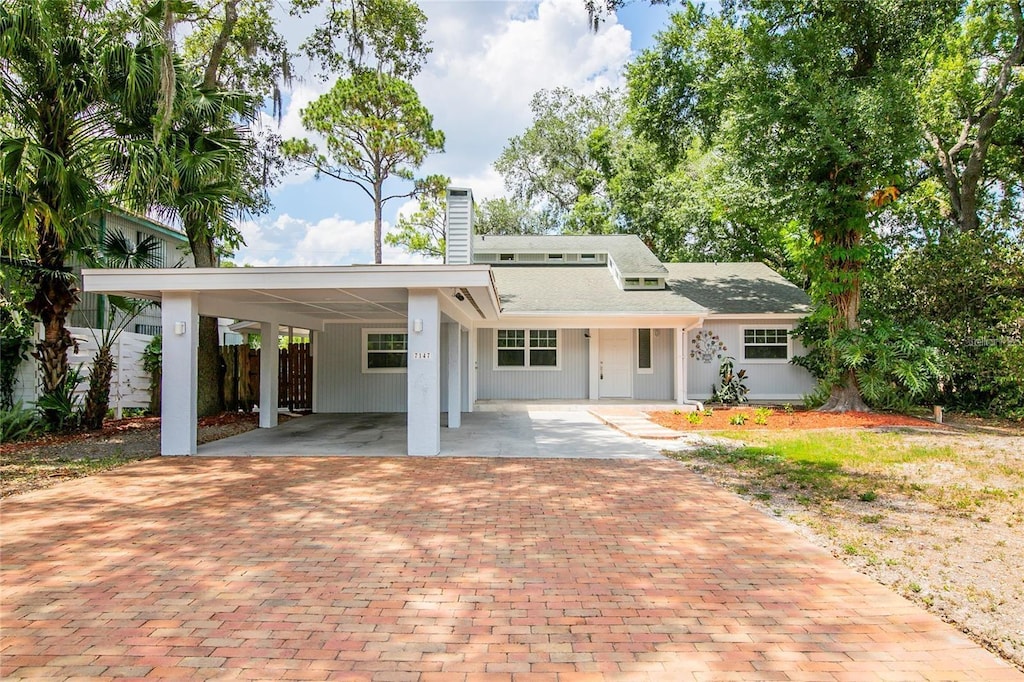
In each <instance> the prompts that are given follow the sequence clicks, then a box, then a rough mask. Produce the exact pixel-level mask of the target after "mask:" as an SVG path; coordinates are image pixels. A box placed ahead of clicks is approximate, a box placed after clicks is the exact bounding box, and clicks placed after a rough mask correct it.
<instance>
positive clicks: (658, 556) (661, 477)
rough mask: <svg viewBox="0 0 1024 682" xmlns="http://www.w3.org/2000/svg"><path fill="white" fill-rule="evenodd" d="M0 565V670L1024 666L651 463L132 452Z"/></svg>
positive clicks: (21, 673)
mask: <svg viewBox="0 0 1024 682" xmlns="http://www.w3.org/2000/svg"><path fill="white" fill-rule="evenodd" d="M2 565H3V576H2V577H3V608H2V618H3V621H2V628H3V629H2V642H0V648H2V670H0V673H2V676H3V677H4V678H6V679H14V678H39V677H46V676H52V677H72V676H77V677H103V678H106V677H115V676H129V677H162V676H167V677H182V676H196V677H207V678H221V677H223V678H230V677H242V678H250V679H275V678H289V679H350V678H351V679H381V680H406V679H408V680H433V679H436V680H460V679H471V680H476V679H504V680H508V679H515V680H518V679H583V678H587V679H589V677H590V676H593V677H594V678H601V677H602V676H607V677H611V678H618V679H628V680H634V679H659V680H660V679H665V680H685V679H721V678H728V679H734V678H743V679H758V680H761V679H814V680H829V679H852V680H866V679H876V678H882V679H898V680H913V679H983V680H995V679H1021V677H1024V676H1020V675H1019V673H1017V672H1016V671H1014V670H1013V669H1012V668H1010V667H1009V666H1008V665H1006V664H1005V663H1004V662H1002V661H1001V660H1000V659H998V658H996V657H994V656H992V655H991V654H989V653H988V652H986V651H984V650H982V649H980V648H978V647H977V646H975V645H974V644H972V643H971V642H970V641H969V640H968V639H966V638H965V637H964V636H962V635H961V634H959V633H957V632H956V631H955V630H954V629H953V628H952V627H950V626H948V625H945V624H943V623H942V622H940V621H939V620H938V619H937V618H935V617H934V616H931V615H929V614H927V613H925V612H923V611H922V610H920V609H919V608H917V607H915V606H913V605H912V604H910V603H909V602H907V601H905V600H904V599H902V598H900V597H898V596H896V595H894V594H893V593H891V592H889V591H887V590H886V589H884V588H882V587H880V586H878V585H876V584H875V583H873V582H871V581H870V580H868V579H867V578H865V577H863V576H860V575H858V574H856V573H854V572H853V571H850V570H848V569H846V568H845V567H843V566H842V564H840V563H839V562H837V561H836V560H834V559H833V558H831V557H830V556H828V555H827V554H826V553H824V552H822V551H821V550H819V549H816V548H814V547H812V546H811V545H809V544H808V543H807V542H805V541H804V540H802V539H800V538H799V537H798V536H797V535H796V534H794V533H792V532H790V531H789V530H787V529H785V528H784V527H783V526H782V525H781V524H779V523H778V522H776V521H775V520H773V519H770V518H767V517H764V516H762V515H761V514H759V513H758V512H757V511H755V510H753V509H751V508H750V507H749V506H747V505H746V504H745V503H743V502H741V501H740V500H738V499H737V498H735V497H733V496H731V495H729V494H727V493H725V492H722V491H720V490H717V489H715V488H713V487H711V486H709V485H707V484H705V483H702V482H700V481H699V480H698V479H696V478H695V477H694V476H693V475H692V474H689V473H687V472H686V471H684V470H683V469H682V468H681V467H680V466H678V465H677V464H675V463H674V462H671V461H669V460H663V461H662V460H645V461H621V460H619V461H616V460H605V461H601V460H589V461H581V460H508V459H445V458H441V459H413V458H394V459H369V458H278V459H162V460H151V461H148V462H144V463H140V464H137V465H132V466H127V467H124V468H122V469H119V470H116V471H114V472H111V473H108V474H104V475H99V476H94V477H92V478H88V479H82V480H79V481H75V482H71V483H67V484H63V485H59V486H57V487H54V488H52V489H49V490H44V491H38V492H35V493H29V494H26V495H23V496H19V497H15V498H11V499H9V500H6V501H5V503H4V506H3V560H2Z"/></svg>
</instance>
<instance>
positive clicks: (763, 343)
mask: <svg viewBox="0 0 1024 682" xmlns="http://www.w3.org/2000/svg"><path fill="white" fill-rule="evenodd" d="M743 358H744V359H746V360H788V359H789V330H788V329H744V330H743Z"/></svg>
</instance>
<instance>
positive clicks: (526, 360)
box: [491, 327, 562, 372]
mask: <svg viewBox="0 0 1024 682" xmlns="http://www.w3.org/2000/svg"><path fill="white" fill-rule="evenodd" d="M499 331H517V332H519V331H521V332H523V340H524V344H525V345H524V346H523V364H522V365H499V364H498V351H499V350H502V349H499V348H498V332H499ZM539 331H553V332H555V364H554V365H537V366H533V365H531V364H530V350H531V346H530V332H539ZM491 347H492V348H493V349H494V360H493V362H492V363H491V364H492V368H493V369H494V371H495V372H505V371H509V372H545V371H547V372H552V371H559V370H561V369H562V330H561V329H558V328H555V327H543V328H542V327H533V328H529V329H527V328H523V327H502V328H501V329H498V328H495V329H494V343H493V344H492V346H491ZM504 350H508V349H504ZM535 350H551V349H550V348H540V347H538V348H536V349H535Z"/></svg>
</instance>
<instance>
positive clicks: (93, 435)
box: [0, 412, 258, 455]
mask: <svg viewBox="0 0 1024 682" xmlns="http://www.w3.org/2000/svg"><path fill="white" fill-rule="evenodd" d="M257 419H258V415H256V414H245V413H241V412H222V413H221V414H215V415H211V416H209V417H202V418H201V419H200V420H199V427H200V428H203V427H209V426H224V425H227V424H239V423H247V422H252V423H253V424H255V423H256V421H257ZM158 428H160V417H129V418H127V419H107V420H105V421H104V422H103V428H102V429H100V430H98V431H80V432H78V433H58V434H46V435H43V436H40V437H39V438H35V439H33V440H29V441H23V442H21V443H3V444H0V454H2V455H9V454H13V453H15V452H21V451H23V450H29V449H32V448H38V447H45V446H47V445H64V444H70V443H77V442H82V441H92V440H99V439H103V438H109V437H110V436H117V435H119V434H127V433H132V432H135V431H145V430H147V429H158Z"/></svg>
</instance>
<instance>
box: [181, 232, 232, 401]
mask: <svg viewBox="0 0 1024 682" xmlns="http://www.w3.org/2000/svg"><path fill="white" fill-rule="evenodd" d="M185 232H186V234H187V235H188V241H189V245H190V246H191V247H192V256H193V258H195V261H196V267H197V268H215V267H217V250H216V248H215V246H214V244H213V240H212V239H210V238H208V237H206V236H205V235H204V234H203V233H204V232H205V229H204V228H203V227H202V226H196V225H186V229H185ZM197 373H198V375H199V395H198V403H197V410H198V414H199V416H200V417H206V416H209V415H211V414H218V413H220V412H223V411H224V401H223V390H222V388H221V387H222V385H223V383H224V374H223V372H222V371H221V358H220V334H219V332H218V329H217V318H215V317H200V318H199V357H198V370H197Z"/></svg>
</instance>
